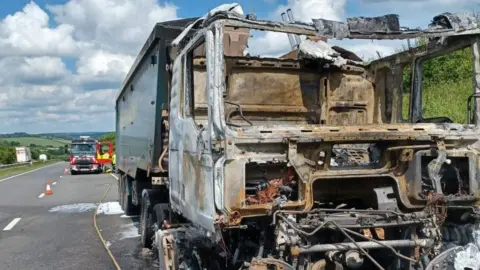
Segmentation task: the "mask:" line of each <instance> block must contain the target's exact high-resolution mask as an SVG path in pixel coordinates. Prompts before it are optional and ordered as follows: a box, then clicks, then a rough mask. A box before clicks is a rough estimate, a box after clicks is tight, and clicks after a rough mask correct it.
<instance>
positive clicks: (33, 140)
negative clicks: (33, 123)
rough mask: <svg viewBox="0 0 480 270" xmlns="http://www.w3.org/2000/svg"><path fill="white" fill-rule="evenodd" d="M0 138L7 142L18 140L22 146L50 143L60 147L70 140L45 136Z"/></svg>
mask: <svg viewBox="0 0 480 270" xmlns="http://www.w3.org/2000/svg"><path fill="white" fill-rule="evenodd" d="M0 140H2V141H7V142H18V143H20V144H21V145H22V146H30V144H35V145H37V146H44V147H45V146H47V145H51V146H53V147H60V146H64V145H65V144H69V143H70V141H67V140H64V139H60V138H52V139H50V138H45V137H18V138H2V139H0Z"/></svg>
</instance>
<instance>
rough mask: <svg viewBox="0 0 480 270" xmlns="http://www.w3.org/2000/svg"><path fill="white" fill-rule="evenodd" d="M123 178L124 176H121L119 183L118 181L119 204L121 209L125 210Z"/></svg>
mask: <svg viewBox="0 0 480 270" xmlns="http://www.w3.org/2000/svg"><path fill="white" fill-rule="evenodd" d="M122 178H123V174H121V175H120V177H119V178H118V181H117V194H118V204H120V208H123V194H122V190H123V184H122V183H123V180H122ZM122 210H123V209H122Z"/></svg>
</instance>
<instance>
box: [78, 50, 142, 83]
mask: <svg viewBox="0 0 480 270" xmlns="http://www.w3.org/2000/svg"><path fill="white" fill-rule="evenodd" d="M134 61H135V58H134V57H133V56H131V55H125V54H116V53H110V52H106V51H103V50H98V51H92V52H89V53H87V54H85V55H82V56H81V57H80V59H79V60H78V62H77V72H78V75H79V76H82V77H86V78H91V79H94V78H95V77H109V78H110V79H111V80H114V81H119V80H121V79H123V77H124V76H125V74H127V73H128V71H129V70H130V67H131V65H132V64H133V62H134Z"/></svg>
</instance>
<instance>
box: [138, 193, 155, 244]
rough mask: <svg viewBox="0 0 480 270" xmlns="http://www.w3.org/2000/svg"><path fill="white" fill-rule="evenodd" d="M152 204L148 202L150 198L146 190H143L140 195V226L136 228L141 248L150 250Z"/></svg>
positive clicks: (152, 232)
mask: <svg viewBox="0 0 480 270" xmlns="http://www.w3.org/2000/svg"><path fill="white" fill-rule="evenodd" d="M152 209H153V207H152V204H151V202H150V196H149V192H148V190H146V189H145V190H143V194H142V204H141V209H140V226H139V228H138V230H139V234H140V236H141V237H140V242H141V243H142V247H144V248H151V247H152V237H153V234H154V231H153V224H154V221H153V215H152Z"/></svg>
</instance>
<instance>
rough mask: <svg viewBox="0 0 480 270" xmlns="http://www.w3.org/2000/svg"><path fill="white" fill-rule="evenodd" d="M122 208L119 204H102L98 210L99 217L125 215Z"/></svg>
mask: <svg viewBox="0 0 480 270" xmlns="http://www.w3.org/2000/svg"><path fill="white" fill-rule="evenodd" d="M123 213H125V212H123V210H122V207H121V206H120V204H119V203H118V202H104V203H101V204H100V206H99V207H98V210H97V215H100V214H103V215H120V214H123Z"/></svg>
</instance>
